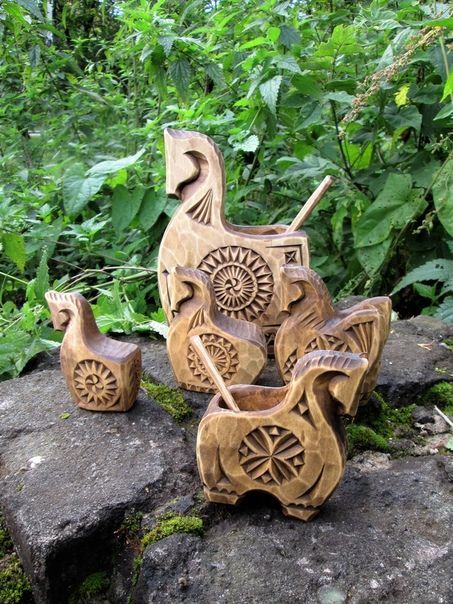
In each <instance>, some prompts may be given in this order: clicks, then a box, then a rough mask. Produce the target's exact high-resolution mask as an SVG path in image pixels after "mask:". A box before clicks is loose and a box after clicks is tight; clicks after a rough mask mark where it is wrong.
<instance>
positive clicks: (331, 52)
mask: <svg viewBox="0 0 453 604" xmlns="http://www.w3.org/2000/svg"><path fill="white" fill-rule="evenodd" d="M355 36H356V30H355V27H354V26H353V25H337V26H335V28H334V30H333V32H332V35H331V37H330V40H328V41H327V42H322V43H321V44H320V45H319V47H318V49H317V50H316V52H315V56H318V57H325V56H327V57H332V58H336V57H338V56H340V55H350V54H353V53H354V52H356V51H358V50H360V47H359V46H358V45H357V42H356V37H355Z"/></svg>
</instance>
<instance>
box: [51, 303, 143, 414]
mask: <svg viewBox="0 0 453 604" xmlns="http://www.w3.org/2000/svg"><path fill="white" fill-rule="evenodd" d="M45 297H46V300H47V304H48V305H49V309H50V312H51V316H52V322H53V326H54V328H55V329H57V330H59V331H64V332H65V335H64V338H63V343H62V345H61V349H60V361H61V369H62V371H63V375H64V377H65V380H66V383H67V385H68V388H69V391H70V393H71V396H72V398H73V399H74V402H75V403H76V405H78V406H79V407H82V408H84V409H89V410H90V411H127V410H128V409H130V408H131V407H132V405H133V404H134V402H135V399H136V398H137V393H138V389H139V387H140V379H141V372H142V364H141V352H140V349H139V348H138V346H136V345H135V344H128V343H124V342H118V341H116V340H112V339H111V338H108V337H107V336H105V335H103V334H101V333H100V331H99V329H98V327H97V325H96V321H95V319H94V315H93V311H92V310H91V307H90V305H89V303H88V302H87V301H86V300H85V298H84V297H83V296H82V295H80V294H77V293H74V294H62V293H59V292H56V291H50V292H47V293H46V295H45Z"/></svg>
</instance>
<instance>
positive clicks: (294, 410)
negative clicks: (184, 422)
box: [197, 351, 368, 520]
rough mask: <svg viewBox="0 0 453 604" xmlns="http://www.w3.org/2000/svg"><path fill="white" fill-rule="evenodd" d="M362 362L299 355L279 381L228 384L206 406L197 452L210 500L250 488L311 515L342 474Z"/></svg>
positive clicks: (227, 499) (290, 510)
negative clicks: (345, 423)
mask: <svg viewBox="0 0 453 604" xmlns="http://www.w3.org/2000/svg"><path fill="white" fill-rule="evenodd" d="M367 366H368V362H367V360H366V359H365V358H362V357H360V356H358V355H355V354H351V353H343V352H332V351H317V352H312V353H309V354H307V355H305V356H304V357H303V358H302V359H300V360H299V361H298V362H297V363H296V366H295V368H294V372H293V374H292V378H291V381H290V383H289V384H288V385H287V386H284V387H283V388H268V387H265V386H232V387H230V388H228V390H227V392H226V394H228V396H232V398H233V399H234V400H232V401H231V402H230V403H229V407H230V408H227V405H226V404H225V400H227V401H228V397H226V396H223V397H222V395H220V394H218V395H217V396H215V397H214V398H213V399H212V401H211V403H210V404H209V406H208V409H207V411H206V413H205V415H204V417H203V419H202V420H201V423H200V425H199V428H198V439H197V460H198V469H199V472H200V477H201V480H202V482H203V486H204V492H205V495H206V498H207V499H208V500H209V501H214V502H219V503H229V504H235V503H237V502H238V501H239V500H240V499H241V498H242V497H243V496H244V495H245V494H247V493H249V492H251V491H264V492H266V493H270V494H271V495H273V496H274V497H276V498H277V499H278V500H279V501H280V503H281V505H282V508H283V512H284V513H285V514H287V515H288V516H295V517H296V518H300V519H302V520H310V519H311V518H312V517H313V516H315V515H316V514H317V512H318V511H319V507H320V506H321V505H322V504H323V503H324V502H325V501H326V500H327V499H328V497H330V495H331V494H332V493H333V491H334V490H335V488H336V487H337V485H338V483H339V482H340V480H341V478H342V476H343V472H344V466H345V459H346V455H345V437H344V432H343V429H342V425H341V423H340V419H339V417H338V416H339V415H349V416H354V415H355V413H356V411H357V405H358V397H359V393H360V388H361V383H362V379H363V377H364V375H365V371H366V368H367Z"/></svg>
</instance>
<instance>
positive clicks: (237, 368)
mask: <svg viewBox="0 0 453 604" xmlns="http://www.w3.org/2000/svg"><path fill="white" fill-rule="evenodd" d="M168 283H169V288H168V291H169V294H170V309H171V312H172V314H173V316H174V318H173V321H172V323H171V325H170V329H169V332H168V337H167V351H168V355H169V357H170V361H171V364H172V367H173V371H174V373H175V376H176V379H177V381H178V382H179V384H180V386H182V387H183V388H186V389H188V390H196V391H198V392H216V389H215V388H214V385H213V383H212V379H211V378H210V375H209V373H208V371H207V370H206V367H205V365H204V364H203V362H202V361H201V360H200V357H199V355H198V353H197V351H196V350H195V348H194V346H193V344H192V343H191V337H192V336H200V338H201V341H202V342H203V344H204V346H205V347H206V349H207V350H208V352H209V354H210V356H211V358H212V361H213V362H214V364H215V365H216V367H217V369H218V371H219V372H220V374H221V375H222V378H223V380H224V381H225V382H226V383H227V384H229V385H230V384H251V383H253V382H254V381H255V380H256V379H257V378H258V376H259V375H260V373H261V372H262V370H263V369H264V367H265V365H266V359H267V354H266V341H265V338H264V334H263V331H262V329H261V328H260V327H259V326H258V325H254V324H253V323H249V322H247V321H241V320H238V319H233V318H231V317H227V316H224V315H222V314H221V313H220V312H219V311H218V310H217V307H216V302H215V295H214V290H213V287H212V284H211V282H210V280H209V277H208V276H207V275H206V274H205V273H204V272H203V271H200V270H197V269H189V268H182V267H176V268H174V269H173V270H172V271H171V273H170V275H169V277H168Z"/></svg>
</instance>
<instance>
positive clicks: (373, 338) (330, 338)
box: [275, 266, 392, 402]
mask: <svg viewBox="0 0 453 604" xmlns="http://www.w3.org/2000/svg"><path fill="white" fill-rule="evenodd" d="M281 273H282V278H281V282H280V296H279V299H280V302H281V310H282V312H284V313H289V317H288V318H287V319H285V320H284V322H283V323H282V325H281V327H280V328H279V330H278V332H277V336H276V338H275V357H276V362H277V366H278V368H279V371H280V374H281V376H282V378H283V379H284V380H285V382H288V381H289V380H290V379H291V373H292V370H293V368H294V366H295V364H296V361H297V359H298V358H300V357H302V356H303V355H304V354H306V353H307V352H312V351H313V350H339V351H342V352H355V353H358V354H366V356H367V358H368V363H369V369H368V372H367V375H366V378H365V380H364V383H363V391H362V398H361V400H362V402H365V401H366V400H367V399H368V397H369V396H370V394H371V392H372V391H373V389H374V387H375V385H376V380H377V375H378V371H379V366H380V361H381V355H382V350H383V348H384V344H385V342H386V340H387V337H388V335H389V331H390V316H391V310H392V303H391V301H390V298H387V297H379V298H370V299H368V300H363V301H362V302H359V303H358V304H355V305H354V306H351V307H350V308H346V309H345V310H337V309H336V308H335V306H334V304H333V302H332V298H331V296H330V294H329V291H328V290H327V287H326V286H325V284H324V282H323V281H322V279H321V278H320V277H319V276H318V275H317V273H315V272H314V271H312V270H311V269H309V268H307V267H304V266H285V267H283V268H282V269H281Z"/></svg>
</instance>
